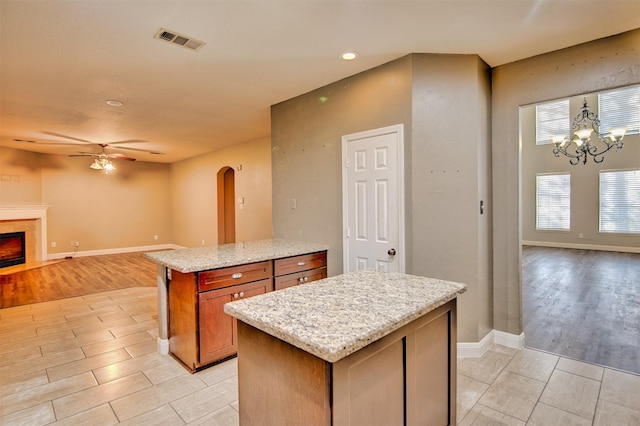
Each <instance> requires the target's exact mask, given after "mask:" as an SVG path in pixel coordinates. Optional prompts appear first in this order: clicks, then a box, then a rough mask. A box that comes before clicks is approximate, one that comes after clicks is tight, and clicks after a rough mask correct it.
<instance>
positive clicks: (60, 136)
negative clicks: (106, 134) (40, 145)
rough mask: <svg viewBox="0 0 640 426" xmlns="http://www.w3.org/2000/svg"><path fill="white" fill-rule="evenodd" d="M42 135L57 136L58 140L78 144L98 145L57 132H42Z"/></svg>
mask: <svg viewBox="0 0 640 426" xmlns="http://www.w3.org/2000/svg"><path fill="white" fill-rule="evenodd" d="M42 133H44V134H45V135H50V136H56V137H58V138H64V139H70V140H72V141H78V142H83V143H89V144H92V145H96V144H95V143H94V142H91V141H88V140H85V139H80V138H75V137H73V136H67V135H63V134H60V133H55V132H42Z"/></svg>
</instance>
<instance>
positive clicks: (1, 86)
mask: <svg viewBox="0 0 640 426" xmlns="http://www.w3.org/2000/svg"><path fill="white" fill-rule="evenodd" d="M161 27H163V28H166V29H169V30H173V31H176V32H179V33H183V34H185V35H188V36H191V37H193V38H196V39H199V40H202V41H204V42H206V45H205V46H204V47H202V48H201V49H200V50H199V51H197V52H194V51H191V50H187V49H185V48H182V47H178V46H175V45H171V44H169V43H166V42H163V41H159V40H157V39H154V35H155V34H156V33H157V32H158V30H159V29H160V28H161ZM636 28H640V1H638V0H598V1H590V0H493V1H486V0H441V1H435V0H423V1H399V0H398V1H394V0H386V1H328V0H306V1H302V0H300V1H269V0H262V1H241V0H233V1H214V0H209V1H194V0H181V1H168V0H162V1H161V0H146V1H145V0H123V1H100V0H94V1H89V0H84V1H51V0H50V1H25V0H17V1H14V0H0V145H4V146H10V147H13V148H19V149H25V150H29V151H35V152H45V153H57V154H71V153H75V152H76V151H78V150H85V151H87V150H89V149H95V148H99V147H91V146H86V144H83V143H82V142H80V141H74V140H73V139H69V138H65V137H63V136H68V137H70V138H77V139H83V140H86V141H92V142H95V143H109V142H118V141H126V140H135V141H137V142H129V143H123V144H121V145H117V147H116V146H114V147H113V148H112V149H111V152H118V151H119V152H122V153H124V154H127V155H129V156H134V157H136V158H138V160H143V161H156V162H167V163H171V162H174V161H178V160H181V159H185V158H189V157H193V156H196V155H200V154H203V153H206V152H210V151H214V150H218V149H220V148H223V147H225V146H229V145H233V144H237V143H243V142H248V141H251V140H256V139H260V138H263V137H268V136H269V135H270V116H269V111H270V105H273V104H276V103H279V102H282V101H284V100H287V99H290V98H292V97H295V96H297V95H300V94H302V93H305V92H309V91H311V90H313V89H316V88H318V87H321V86H323V85H326V84H328V83H331V82H333V81H336V80H339V79H342V78H344V77H348V76H350V75H353V74H356V73H359V72H362V71H364V70H367V69H370V68H373V67H375V66H377V65H380V64H383V63H385V62H388V61H391V60H393V59H396V58H398V57H401V56H404V55H406V54H409V53H414V52H419V53H476V54H478V55H480V57H482V58H483V59H484V60H485V61H486V62H487V63H488V64H489V65H490V66H492V67H495V66H498V65H502V64H505V63H508V62H512V61H516V60H519V59H522V58H527V57H530V56H534V55H538V54H541V53H544V52H549V51H552V50H557V49H561V48H564V47H568V46H572V45H576V44H579V43H582V42H586V41H590V40H594V39H598V38H602V37H605V36H609V35H614V34H618V33H621V32H625V31H628V30H632V29H636ZM347 50H355V51H357V52H358V53H359V55H360V56H359V58H358V59H357V60H356V61H352V62H345V61H343V60H342V59H341V58H340V54H341V53H342V52H344V51H347ZM108 99H117V100H120V101H122V102H123V103H124V105H123V106H121V107H111V106H108V105H107V104H106V100H108ZM14 139H21V140H33V141H40V142H64V143H73V142H78V144H79V145H77V146H66V145H50V146H47V145H46V144H34V143H29V142H15V141H14ZM140 141H143V142H140ZM119 147H129V148H136V149H143V150H155V151H160V152H162V153H164V154H163V155H151V154H147V153H143V152H136V151H121V150H119V149H115V148H119ZM98 150H99V149H98ZM108 150H109V148H108Z"/></svg>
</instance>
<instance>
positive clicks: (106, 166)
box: [89, 155, 116, 174]
mask: <svg viewBox="0 0 640 426" xmlns="http://www.w3.org/2000/svg"><path fill="white" fill-rule="evenodd" d="M89 167H90V168H92V169H93V170H104V172H105V173H106V174H109V172H111V171H113V170H115V169H116V167H115V166H114V165H113V163H111V160H110V159H109V158H108V157H107V156H102V155H100V156H99V157H98V158H96V159H95V160H93V163H91V165H90V166H89Z"/></svg>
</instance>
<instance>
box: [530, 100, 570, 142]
mask: <svg viewBox="0 0 640 426" xmlns="http://www.w3.org/2000/svg"><path fill="white" fill-rule="evenodd" d="M570 134H571V124H570V123H569V99H562V100H560V101H555V102H548V103H546V104H540V105H536V145H546V144H550V143H551V137H552V136H559V135H566V136H568V135H570Z"/></svg>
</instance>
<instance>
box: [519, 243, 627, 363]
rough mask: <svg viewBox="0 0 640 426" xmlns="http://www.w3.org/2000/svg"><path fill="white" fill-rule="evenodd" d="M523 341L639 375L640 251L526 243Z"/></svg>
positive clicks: (556, 352) (535, 346)
mask: <svg viewBox="0 0 640 426" xmlns="http://www.w3.org/2000/svg"><path fill="white" fill-rule="evenodd" d="M522 259H523V262H522V294H523V321H524V332H525V344H526V345H527V346H529V347H531V348H535V349H540V350H543V351H547V352H551V353H555V354H559V355H564V356H567V357H570V358H574V359H577V360H581V361H586V362H590V363H594V364H599V365H604V366H607V367H613V368H617V369H620V370H624V371H629V372H633V373H636V374H640V254H636V253H617V252H606V251H595V250H575V249H557V248H546V247H531V246H525V247H523V250H522Z"/></svg>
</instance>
